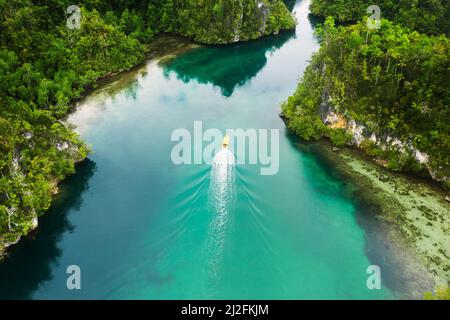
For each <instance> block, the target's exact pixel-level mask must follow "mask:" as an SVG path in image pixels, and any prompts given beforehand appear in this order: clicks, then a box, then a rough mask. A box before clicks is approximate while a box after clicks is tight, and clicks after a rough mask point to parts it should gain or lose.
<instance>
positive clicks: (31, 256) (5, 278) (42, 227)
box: [0, 159, 96, 300]
mask: <svg viewBox="0 0 450 320" xmlns="http://www.w3.org/2000/svg"><path fill="white" fill-rule="evenodd" d="M95 167H96V165H95V163H94V162H93V161H91V160H89V159H87V160H85V161H84V162H82V163H80V164H79V165H78V166H77V172H76V174H74V175H72V176H70V177H68V178H67V179H66V180H65V181H64V182H63V183H62V184H61V186H60V190H61V192H60V193H59V195H58V196H56V198H55V199H54V201H53V204H52V206H51V208H50V209H49V210H48V212H47V213H46V214H45V215H43V216H42V217H40V218H39V228H38V229H37V231H36V233H35V234H34V235H30V236H29V237H27V238H24V239H23V240H22V241H20V242H19V244H17V245H16V246H15V247H14V248H12V250H11V253H10V255H9V256H8V257H7V259H5V261H4V262H3V263H0V300H1V299H3V300H5V299H30V298H32V295H33V293H34V291H35V290H36V289H38V287H39V286H40V284H41V283H43V282H45V281H48V280H51V279H52V274H51V269H52V265H54V264H57V263H58V259H59V257H60V256H61V250H60V249H59V248H58V245H57V244H58V241H59V239H60V237H61V235H62V234H63V233H64V232H67V231H69V232H70V231H71V230H73V226H72V225H71V224H70V221H69V219H68V213H69V212H70V211H71V210H79V208H80V207H81V203H82V198H81V195H82V194H83V192H85V191H86V190H88V188H89V184H88V182H89V179H90V178H91V177H92V175H93V174H94V172H95Z"/></svg>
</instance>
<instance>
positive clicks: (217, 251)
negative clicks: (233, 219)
mask: <svg viewBox="0 0 450 320" xmlns="http://www.w3.org/2000/svg"><path fill="white" fill-rule="evenodd" d="M234 170H235V161H234V155H233V153H232V152H230V151H229V150H228V148H223V149H222V150H221V151H219V152H218V153H217V154H216V155H215V157H214V159H213V162H212V168H211V182H210V188H209V205H210V210H211V211H212V213H213V219H212V221H211V223H210V226H209V235H208V241H207V256H208V258H207V270H206V274H207V286H208V289H207V291H208V292H210V293H211V292H213V291H214V290H213V288H214V287H215V285H216V283H217V281H218V278H219V273H220V267H221V265H222V261H223V253H224V247H225V240H226V233H227V228H228V225H229V219H230V214H231V213H232V212H233V210H234V206H235V199H236V195H235V193H236V191H235V172H234Z"/></svg>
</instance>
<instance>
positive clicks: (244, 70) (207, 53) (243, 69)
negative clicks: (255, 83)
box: [164, 30, 295, 97]
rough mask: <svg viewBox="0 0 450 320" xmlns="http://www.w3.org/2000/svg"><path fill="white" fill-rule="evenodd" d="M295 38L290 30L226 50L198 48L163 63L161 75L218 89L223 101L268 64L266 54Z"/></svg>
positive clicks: (213, 47)
mask: <svg viewBox="0 0 450 320" xmlns="http://www.w3.org/2000/svg"><path fill="white" fill-rule="evenodd" d="M293 37H295V32H294V31H293V30H290V31H284V32H281V33H280V34H278V35H273V36H267V37H264V38H262V39H259V40H258V41H248V42H243V43H236V44H233V45H229V46H226V47H225V46H208V47H199V48H196V49H193V50H190V51H189V52H187V53H185V54H183V55H181V56H178V57H177V59H171V60H168V61H165V62H164V75H165V76H166V77H168V76H169V74H170V73H171V72H175V73H176V75H177V78H178V79H181V80H182V81H183V82H185V83H188V82H189V81H191V80H196V81H198V82H199V83H202V84H207V83H211V84H213V85H214V86H216V87H219V88H220V90H221V92H222V94H223V95H224V96H225V97H229V96H231V95H232V94H233V92H234V90H235V89H236V88H237V87H240V86H243V85H244V84H245V83H246V82H247V81H249V80H250V79H251V78H253V77H255V76H256V75H257V74H258V72H259V71H260V70H261V69H262V68H263V67H264V66H265V65H266V63H267V57H266V54H267V53H271V52H274V51H275V50H277V49H279V48H280V47H281V46H282V45H284V44H285V43H286V42H287V41H288V40H289V39H291V38H293Z"/></svg>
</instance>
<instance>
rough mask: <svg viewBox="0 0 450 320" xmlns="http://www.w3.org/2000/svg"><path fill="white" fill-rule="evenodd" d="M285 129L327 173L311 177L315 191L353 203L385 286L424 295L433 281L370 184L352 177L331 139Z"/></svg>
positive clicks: (404, 295)
mask: <svg viewBox="0 0 450 320" xmlns="http://www.w3.org/2000/svg"><path fill="white" fill-rule="evenodd" d="M286 132H287V133H286V136H287V138H288V140H289V141H290V142H291V144H292V145H293V146H294V147H295V148H297V149H300V151H301V152H302V154H303V155H304V156H306V157H310V158H314V161H311V163H313V164H318V166H319V167H320V169H321V170H322V172H323V173H324V176H326V179H325V178H324V179H321V178H320V177H314V179H309V181H312V182H313V183H314V186H313V187H314V189H315V191H316V192H318V193H322V194H323V195H324V196H328V197H340V198H345V199H348V200H349V201H350V202H351V203H353V205H354V208H355V218H356V222H357V223H358V225H359V226H360V227H361V228H362V229H363V230H364V234H365V254H366V256H367V258H368V259H369V261H370V263H371V264H373V265H378V266H379V267H380V270H381V271H382V272H381V277H382V285H385V286H386V287H387V288H389V289H390V290H391V291H392V292H393V293H394V295H395V297H396V298H399V299H411V298H413V299H417V298H421V293H423V292H424V291H426V290H428V289H431V288H432V281H431V279H430V278H429V277H428V275H427V272H426V270H425V269H424V267H423V265H422V264H421V263H420V261H418V260H417V258H416V257H415V254H414V253H413V252H412V250H411V248H409V246H407V245H406V244H405V242H404V241H403V236H402V235H401V234H400V233H399V231H398V228H397V227H396V226H395V225H393V224H391V223H388V222H386V221H384V220H383V218H382V215H381V210H382V208H381V204H380V203H377V201H376V200H375V199H374V198H373V197H372V196H371V195H372V191H371V189H372V185H371V183H370V182H369V181H364V179H360V178H359V177H357V176H353V174H352V173H351V172H350V171H349V170H348V169H347V168H346V167H345V165H344V164H343V163H341V162H340V161H339V159H338V158H339V157H336V156H335V152H334V151H331V144H330V143H329V142H327V141H319V142H312V143H303V142H301V141H300V140H299V139H298V137H296V136H295V135H294V134H293V133H292V132H290V131H286ZM312 171H313V170H310V171H308V172H312ZM330 180H331V181H332V183H330Z"/></svg>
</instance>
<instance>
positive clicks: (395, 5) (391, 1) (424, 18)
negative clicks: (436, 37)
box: [310, 0, 450, 35]
mask: <svg viewBox="0 0 450 320" xmlns="http://www.w3.org/2000/svg"><path fill="white" fill-rule="evenodd" d="M370 5H377V6H378V7H379V8H380V14H381V17H383V18H386V19H388V20H390V21H392V22H394V23H397V24H401V25H402V26H404V27H407V28H410V29H413V30H417V31H419V32H422V33H427V34H441V33H445V34H446V35H449V34H450V2H449V1H447V0H379V1H368V0H313V1H312V2H311V6H310V9H311V13H312V14H314V15H316V16H319V17H328V16H331V17H333V18H334V19H335V21H337V22H345V23H353V22H357V21H359V20H361V19H362V18H364V17H366V16H368V15H369V14H368V13H367V8H368V7H369V6H370Z"/></svg>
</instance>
